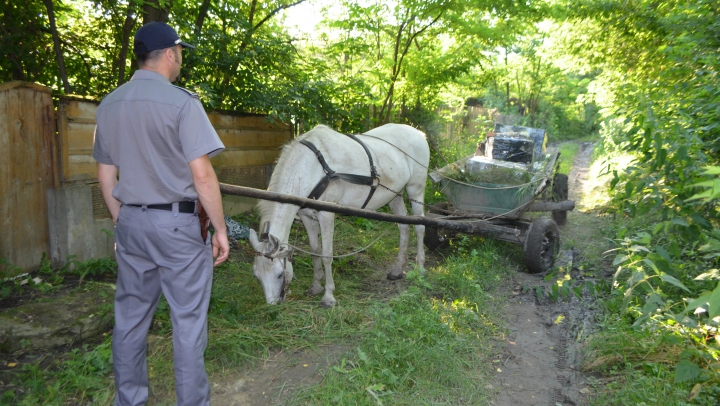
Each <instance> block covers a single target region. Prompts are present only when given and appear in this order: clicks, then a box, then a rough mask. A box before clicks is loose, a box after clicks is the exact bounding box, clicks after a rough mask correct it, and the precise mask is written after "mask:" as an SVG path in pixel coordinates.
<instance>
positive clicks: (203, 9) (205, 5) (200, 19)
mask: <svg viewBox="0 0 720 406" xmlns="http://www.w3.org/2000/svg"><path fill="white" fill-rule="evenodd" d="M209 8H210V0H203V2H202V4H201V5H200V11H199V12H198V16H197V18H196V19H195V30H194V32H193V39H197V38H198V37H200V32H202V26H203V23H205V18H206V17H207V13H208V9H209Z"/></svg>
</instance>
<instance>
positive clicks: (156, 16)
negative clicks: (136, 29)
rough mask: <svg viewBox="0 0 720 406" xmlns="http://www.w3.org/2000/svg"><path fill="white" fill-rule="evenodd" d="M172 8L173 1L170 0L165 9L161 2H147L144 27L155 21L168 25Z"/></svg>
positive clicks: (147, 0)
mask: <svg viewBox="0 0 720 406" xmlns="http://www.w3.org/2000/svg"><path fill="white" fill-rule="evenodd" d="M171 7H172V0H169V1H168V2H167V4H165V8H162V7H161V6H160V1H159V0H146V1H145V4H144V5H143V25H145V24H147V23H152V22H155V21H159V22H161V23H166V22H167V21H168V15H169V14H170V8H171Z"/></svg>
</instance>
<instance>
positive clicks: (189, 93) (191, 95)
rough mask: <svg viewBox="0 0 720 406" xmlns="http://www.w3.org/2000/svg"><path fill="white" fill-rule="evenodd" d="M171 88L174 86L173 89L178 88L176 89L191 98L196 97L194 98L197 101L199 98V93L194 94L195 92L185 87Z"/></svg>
mask: <svg viewBox="0 0 720 406" xmlns="http://www.w3.org/2000/svg"><path fill="white" fill-rule="evenodd" d="M170 86H172V87H174V88H176V89H180V90H182V91H183V92H185V93H187V94H188V95H189V96H190V97H194V98H196V99H197V98H198V97H199V96H198V95H197V93H193V92H191V91H189V90H187V89H185V88H184V87H180V86H175V85H170Z"/></svg>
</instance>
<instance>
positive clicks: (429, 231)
mask: <svg viewBox="0 0 720 406" xmlns="http://www.w3.org/2000/svg"><path fill="white" fill-rule="evenodd" d="M423 242H424V243H425V246H426V247H427V248H428V249H429V250H433V251H434V250H438V249H440V248H445V247H448V246H449V245H450V239H449V238H444V237H443V238H441V237H440V234H439V233H438V229H437V227H430V226H425V237H424V238H423Z"/></svg>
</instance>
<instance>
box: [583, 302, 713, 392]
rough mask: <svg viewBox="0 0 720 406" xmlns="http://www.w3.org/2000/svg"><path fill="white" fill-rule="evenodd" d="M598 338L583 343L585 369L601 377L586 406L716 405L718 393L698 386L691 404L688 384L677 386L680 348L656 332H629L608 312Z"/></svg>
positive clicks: (626, 324)
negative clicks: (585, 343) (602, 378)
mask: <svg viewBox="0 0 720 406" xmlns="http://www.w3.org/2000/svg"><path fill="white" fill-rule="evenodd" d="M601 327H602V328H601V329H600V332H598V333H597V334H595V335H593V336H592V337H591V338H590V340H589V341H588V343H587V353H586V356H585V361H584V365H583V369H584V370H585V371H586V372H591V373H595V374H602V376H603V377H604V382H603V383H600V382H596V384H595V386H596V394H595V396H593V397H592V398H591V401H590V403H589V405H598V406H600V405H642V404H645V405H660V404H662V405H668V406H685V405H704V406H705V405H707V406H710V405H717V402H718V399H720V388H718V387H717V386H714V385H704V386H703V385H701V386H700V392H699V393H698V394H697V395H696V396H695V397H694V398H693V399H692V400H689V399H688V398H689V394H690V393H691V390H692V389H693V387H694V385H693V384H692V383H687V382H684V383H677V382H675V364H676V363H677V362H678V360H679V359H680V358H681V357H683V351H682V349H681V348H680V347H678V346H675V345H670V344H668V343H667V342H665V340H663V335H661V334H659V332H654V333H653V332H651V331H648V330H647V329H646V330H642V329H639V328H633V327H632V326H631V324H630V323H629V322H628V320H627V319H626V318H624V317H622V316H621V315H620V314H618V313H611V312H609V313H608V314H607V316H606V318H605V320H603V321H602V323H601Z"/></svg>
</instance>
